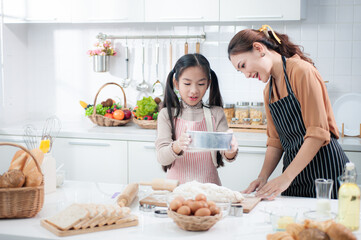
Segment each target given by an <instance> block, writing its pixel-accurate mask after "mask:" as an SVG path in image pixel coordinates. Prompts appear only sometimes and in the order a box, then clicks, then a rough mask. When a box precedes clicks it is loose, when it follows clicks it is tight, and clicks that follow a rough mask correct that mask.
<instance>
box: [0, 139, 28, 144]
mask: <svg viewBox="0 0 361 240" xmlns="http://www.w3.org/2000/svg"><path fill="white" fill-rule="evenodd" d="M0 142H16V143H25V141H24V140H15V139H0Z"/></svg>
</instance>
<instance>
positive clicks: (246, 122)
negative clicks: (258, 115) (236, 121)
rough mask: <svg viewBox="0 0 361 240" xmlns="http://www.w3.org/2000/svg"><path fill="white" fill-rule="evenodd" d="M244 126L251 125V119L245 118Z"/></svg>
mask: <svg viewBox="0 0 361 240" xmlns="http://www.w3.org/2000/svg"><path fill="white" fill-rule="evenodd" d="M243 124H244V125H251V119H250V118H243Z"/></svg>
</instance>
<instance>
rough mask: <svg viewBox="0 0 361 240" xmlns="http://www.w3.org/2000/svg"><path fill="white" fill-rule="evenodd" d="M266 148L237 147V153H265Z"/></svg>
mask: <svg viewBox="0 0 361 240" xmlns="http://www.w3.org/2000/svg"><path fill="white" fill-rule="evenodd" d="M266 150H267V148H264V149H263V148H256V149H253V148H238V153H250V154H265V153H266Z"/></svg>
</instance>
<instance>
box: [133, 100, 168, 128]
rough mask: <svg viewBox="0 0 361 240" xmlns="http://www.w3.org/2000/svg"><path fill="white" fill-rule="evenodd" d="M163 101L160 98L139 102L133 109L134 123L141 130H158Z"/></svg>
mask: <svg viewBox="0 0 361 240" xmlns="http://www.w3.org/2000/svg"><path fill="white" fill-rule="evenodd" d="M161 102H162V100H161V99H160V98H158V97H156V98H154V99H153V98H152V97H143V99H142V100H139V101H137V106H136V107H135V108H134V109H133V116H134V118H133V122H134V123H136V124H137V125H138V126H139V127H141V128H146V129H156V128H157V118H158V113H159V108H160V107H159V104H160V103H161Z"/></svg>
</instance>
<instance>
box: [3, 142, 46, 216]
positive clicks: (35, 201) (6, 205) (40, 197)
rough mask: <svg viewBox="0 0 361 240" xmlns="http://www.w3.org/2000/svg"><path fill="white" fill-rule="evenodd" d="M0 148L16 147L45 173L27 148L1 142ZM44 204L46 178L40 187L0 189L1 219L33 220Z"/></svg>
mask: <svg viewBox="0 0 361 240" xmlns="http://www.w3.org/2000/svg"><path fill="white" fill-rule="evenodd" d="M0 146H14V147H18V148H20V149H22V150H24V151H25V152H26V153H27V154H29V155H30V156H31V157H32V159H33V160H34V161H35V165H36V167H37V169H38V170H39V172H40V173H41V175H42V176H43V173H42V171H41V168H40V166H39V163H38V161H37V160H36V158H35V157H34V155H33V154H32V153H31V152H30V151H29V150H28V149H26V148H25V147H23V146H21V145H18V144H15V143H6V142H1V143H0ZM43 204H44V176H43V180H42V181H41V184H40V186H37V187H19V188H0V218H31V217H34V216H35V215H36V214H37V213H38V212H40V210H41V208H42V207H43Z"/></svg>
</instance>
